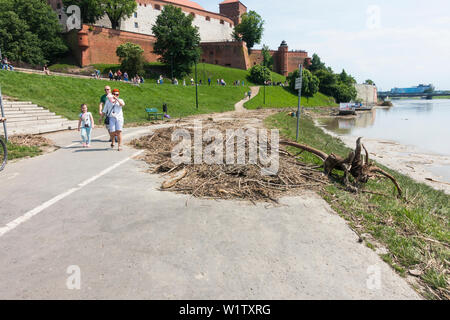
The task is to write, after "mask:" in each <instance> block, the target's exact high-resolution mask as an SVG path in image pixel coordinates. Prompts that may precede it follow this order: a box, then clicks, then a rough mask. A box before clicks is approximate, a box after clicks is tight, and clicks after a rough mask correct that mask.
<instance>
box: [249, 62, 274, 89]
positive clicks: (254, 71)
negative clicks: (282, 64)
mask: <svg viewBox="0 0 450 320" xmlns="http://www.w3.org/2000/svg"><path fill="white" fill-rule="evenodd" d="M270 76H271V74H270V70H269V69H268V68H264V66H261V65H259V64H257V65H255V66H253V67H252V68H251V69H250V80H252V81H253V82H254V83H257V84H264V81H269V80H270Z"/></svg>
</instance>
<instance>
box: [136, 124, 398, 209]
mask: <svg viewBox="0 0 450 320" xmlns="http://www.w3.org/2000/svg"><path fill="white" fill-rule="evenodd" d="M215 127H216V128H217V127H220V128H222V130H225V127H230V125H229V124H227V125H224V126H220V125H217V126H215ZM176 129H179V128H177V127H172V128H166V129H161V130H158V131H155V133H154V134H153V135H150V136H146V137H142V138H139V139H135V140H133V141H132V142H131V144H132V145H133V146H134V147H136V148H140V149H145V150H147V152H146V153H145V154H144V156H143V157H144V160H145V161H146V162H147V163H148V164H149V165H150V166H151V172H152V173H158V174H161V175H162V176H163V177H164V178H165V181H164V182H163V183H162V186H161V189H162V190H167V191H174V192H179V193H184V194H189V195H191V196H194V197H202V198H213V199H243V200H250V201H252V202H256V201H269V200H270V201H274V202H278V199H279V198H280V197H282V196H286V195H290V194H295V193H298V192H299V191H301V190H316V191H319V190H321V189H322V188H323V187H324V186H326V185H328V184H330V183H331V182H330V179H329V178H328V176H329V175H330V174H331V172H332V171H333V170H341V171H343V172H344V181H343V182H344V185H345V186H346V187H347V189H348V190H350V191H353V192H358V191H360V190H361V188H360V187H361V186H362V185H363V184H365V183H367V182H368V180H369V179H370V178H372V177H380V176H384V177H387V178H389V179H390V180H391V181H392V182H393V183H394V185H395V187H396V188H397V191H398V196H399V197H401V196H402V190H401V188H400V186H399V185H398V183H397V181H396V180H395V178H394V177H392V176H391V175H390V174H389V173H387V172H385V171H384V170H382V169H381V168H379V167H377V166H375V165H374V164H372V163H371V162H370V161H369V154H368V152H367V150H366V148H365V147H364V145H362V144H361V138H359V139H358V140H357V142H356V148H355V150H354V151H352V152H350V154H349V155H348V156H347V157H346V158H342V157H340V156H338V155H336V154H333V153H332V154H330V155H328V154H327V153H325V152H323V151H320V150H318V149H315V148H312V147H310V146H307V145H302V144H298V143H294V142H291V141H284V140H283V141H280V145H281V146H280V150H279V170H278V173H277V174H276V175H264V174H262V164H261V163H260V162H259V160H258V163H256V164H245V165H237V164H234V165H226V164H223V165H216V164H212V165H211V164H193V161H192V163H191V164H180V165H176V164H175V163H173V162H172V150H173V148H174V147H175V146H176V145H177V144H178V142H173V141H172V133H173V131H174V130H176ZM189 131H190V132H191V133H192V131H193V130H192V129H189ZM223 133H224V136H225V131H224V132H223ZM191 136H192V135H191ZM205 145H206V143H205V144H204V147H205ZM282 146H291V147H296V148H299V149H301V150H304V151H307V152H310V153H312V154H314V155H316V156H317V157H319V158H320V159H322V160H323V166H322V167H323V169H324V173H325V174H323V173H322V172H321V171H319V170H318V169H319V168H320V167H317V166H315V167H314V166H310V165H307V164H304V163H302V162H300V161H298V159H297V158H296V156H295V155H292V154H291V153H289V152H288V151H286V150H285V149H283V148H282ZM362 149H364V150H365V153H366V155H365V157H364V158H363V157H362V156H361V151H362ZM269 152H270V145H269ZM191 154H192V157H193V155H194V151H192V152H191ZM247 156H248V150H247ZM350 175H351V176H352V177H353V178H354V182H353V183H350V181H349V176H350Z"/></svg>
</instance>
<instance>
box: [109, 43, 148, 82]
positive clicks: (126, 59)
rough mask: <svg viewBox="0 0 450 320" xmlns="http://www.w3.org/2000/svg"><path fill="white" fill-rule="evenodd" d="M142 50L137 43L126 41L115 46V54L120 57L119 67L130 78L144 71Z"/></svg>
mask: <svg viewBox="0 0 450 320" xmlns="http://www.w3.org/2000/svg"><path fill="white" fill-rule="evenodd" d="M143 53H144V50H143V49H142V48H141V47H140V46H139V45H137V44H134V43H131V42H127V43H124V44H121V45H120V46H118V47H117V50H116V54H117V56H118V57H119V59H120V62H121V65H120V68H121V69H122V70H123V71H124V72H125V71H126V72H127V73H128V75H129V76H130V78H132V77H134V76H136V75H137V74H139V75H142V74H143V73H144V56H143V55H142V54H143Z"/></svg>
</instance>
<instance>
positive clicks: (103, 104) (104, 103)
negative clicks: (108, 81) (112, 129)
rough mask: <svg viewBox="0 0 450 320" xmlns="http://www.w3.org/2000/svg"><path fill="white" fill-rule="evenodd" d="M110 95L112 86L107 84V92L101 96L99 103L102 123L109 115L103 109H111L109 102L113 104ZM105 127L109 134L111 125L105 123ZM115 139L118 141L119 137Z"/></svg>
mask: <svg viewBox="0 0 450 320" xmlns="http://www.w3.org/2000/svg"><path fill="white" fill-rule="evenodd" d="M110 95H111V96H112V93H111V87H110V86H105V94H104V95H102V96H101V97H100V104H99V105H98V114H99V115H100V122H99V124H100V125H101V124H102V122H103V118H106V117H107V114H104V113H103V110H110V109H111V106H110V105H109V104H111V102H110V101H109V99H108V96H110ZM105 129H106V130H107V131H108V135H109V125H108V124H105ZM115 141H116V142H117V137H116V138H115ZM109 142H111V139H110V140H109Z"/></svg>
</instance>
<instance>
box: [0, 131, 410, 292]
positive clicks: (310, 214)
mask: <svg viewBox="0 0 450 320" xmlns="http://www.w3.org/2000/svg"><path fill="white" fill-rule="evenodd" d="M150 130H151V129H150V128H135V129H128V130H127V132H126V133H127V134H128V135H129V137H128V138H131V136H137V135H141V134H145V133H147V132H150ZM105 133H106V131H105V130H103V129H96V130H95V131H94V137H95V136H99V135H102V134H105ZM49 137H51V138H52V139H53V140H54V141H55V142H56V143H57V144H58V145H59V146H61V147H62V148H60V149H59V150H57V151H55V152H53V153H50V154H46V155H43V156H40V157H37V158H32V159H25V160H21V161H17V162H12V163H9V164H8V165H7V167H6V169H5V171H4V172H1V173H0V229H1V228H4V227H5V226H6V225H7V224H8V223H10V222H11V221H19V222H20V221H23V222H21V223H20V224H18V225H17V226H16V227H15V228H12V229H11V230H9V229H8V230H9V231H7V232H6V233H4V234H3V235H1V234H0V252H1V256H2V259H1V260H0V299H208V300H209V299H257V300H258V299H419V296H418V295H417V294H416V293H415V291H414V290H413V289H412V288H411V287H410V286H409V285H408V284H407V283H406V281H405V280H404V279H402V278H400V277H399V276H398V275H397V274H395V272H394V271H393V270H392V269H391V268H390V267H389V266H388V265H386V264H385V263H384V262H383V261H382V260H381V259H380V258H379V257H378V256H377V254H376V253H375V252H373V251H372V250H370V249H369V248H367V247H366V246H365V245H363V244H360V243H358V237H357V235H356V234H354V232H353V231H352V230H351V229H350V228H349V227H348V226H347V224H346V222H345V221H344V220H343V219H342V218H340V217H339V216H338V215H337V214H336V213H334V212H333V211H332V210H331V209H330V207H329V206H328V204H327V203H326V202H325V201H324V200H322V199H321V198H320V197H319V196H317V195H316V194H314V193H312V192H305V193H304V194H302V195H299V196H297V197H288V198H284V199H282V201H281V203H282V205H281V206H273V205H268V204H257V205H252V204H251V203H247V202H239V201H214V200H205V199H196V198H192V197H189V196H186V195H180V194H175V193H171V192H162V191H160V190H159V186H160V185H161V181H162V179H161V178H160V177H158V176H156V175H151V174H149V173H148V172H147V171H148V165H147V164H146V163H144V162H143V161H140V160H138V159H130V160H129V161H124V160H126V159H128V158H129V157H131V156H132V155H134V154H136V151H137V150H134V149H131V148H129V147H126V148H125V149H124V151H122V152H118V151H116V150H111V149H110V148H109V143H107V142H106V140H107V138H106V137H105V138H103V139H98V140H96V141H94V143H93V148H91V149H88V150H86V149H81V148H79V134H78V133H77V132H63V133H57V134H52V135H49ZM73 144H75V145H73ZM64 146H66V147H64ZM67 146H69V147H67ZM118 164H120V165H118ZM113 166H114V167H113ZM107 168H113V169H112V170H111V171H108V172H106V173H104V174H101V173H102V172H104V170H105V169H107ZM99 174H101V175H99ZM92 177H98V178H96V179H91V181H89V180H88V179H90V178H92ZM83 182H84V183H83ZM68 190H75V191H73V192H72V193H69V194H68V195H66V196H65V197H62V198H61V199H58V196H59V195H63V194H64V193H66V192H67V191H68ZM51 199H53V200H54V201H53V202H50V203H49V202H48V201H49V200H51ZM43 204H44V205H43ZM35 208H38V209H39V208H40V209H39V210H40V211H39V210H37V211H36V210H35V211H33V209H35ZM30 212H39V213H37V214H35V215H32V216H31V218H30V216H28V217H29V218H28V220H20V219H21V217H24V215H25V216H26V214H29V213H30ZM3 230H5V229H3ZM69 266H77V267H79V270H80V272H81V273H80V279H81V282H80V283H81V288H80V290H76V289H75V290H69V289H68V287H67V286H66V282H67V279H68V278H69V276H71V275H70V274H68V273H67V269H68V267H69Z"/></svg>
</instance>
